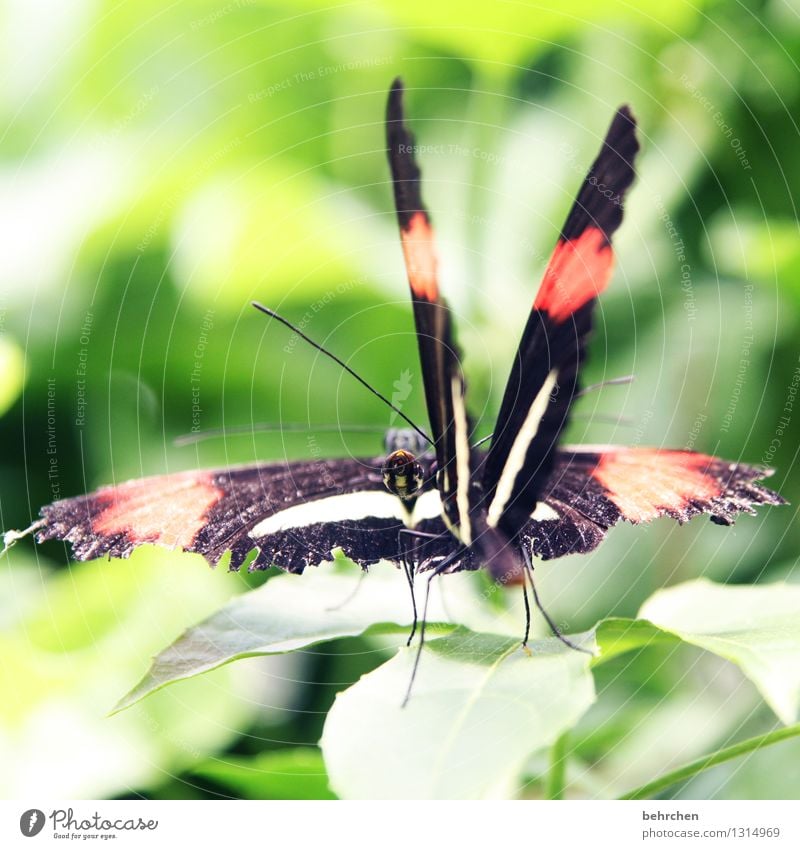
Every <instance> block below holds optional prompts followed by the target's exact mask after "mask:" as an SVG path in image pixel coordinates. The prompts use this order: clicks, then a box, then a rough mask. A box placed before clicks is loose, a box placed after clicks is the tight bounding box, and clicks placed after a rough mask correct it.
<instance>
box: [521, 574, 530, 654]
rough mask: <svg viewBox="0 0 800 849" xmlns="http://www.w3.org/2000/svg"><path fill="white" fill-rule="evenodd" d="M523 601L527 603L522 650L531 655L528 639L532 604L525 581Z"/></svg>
mask: <svg viewBox="0 0 800 849" xmlns="http://www.w3.org/2000/svg"><path fill="white" fill-rule="evenodd" d="M522 600H523V601H524V602H525V635H524V636H523V637H522V648H523V649H524V650H525V651H526V652H528V654H530V651H531V650H530V649H529V648H528V637H530V635H531V603H530V602H529V601H528V589H527V587H526V586H525V581H523V582H522Z"/></svg>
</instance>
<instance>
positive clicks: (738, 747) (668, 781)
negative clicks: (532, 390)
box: [619, 723, 800, 799]
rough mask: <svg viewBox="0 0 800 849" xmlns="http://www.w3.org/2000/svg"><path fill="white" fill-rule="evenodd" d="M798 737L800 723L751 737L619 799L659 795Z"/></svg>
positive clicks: (680, 768) (663, 776)
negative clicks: (747, 756)
mask: <svg viewBox="0 0 800 849" xmlns="http://www.w3.org/2000/svg"><path fill="white" fill-rule="evenodd" d="M798 736H800V723H798V724H797V725H790V726H788V727H787V728H778V729H776V730H775V731H770V732H768V733H767V734H761V735H759V736H758V737H751V738H750V739H749V740H743V741H742V742H741V743H736V744H734V745H733V746H728V747H726V748H724V749H720V750H719V751H716V752H713V753H712V754H710V755H706V756H705V757H702V758H698V759H697V760H696V761H692V762H691V763H688V764H686V765H685V766H682V767H679V768H678V769H675V770H672V772H668V773H666V774H665V775H662V776H661V777H660V778H656V779H655V780H654V781H650V782H648V783H647V784H643V785H642V786H641V787H637V788H636V789H635V790H631V791H630V793H626V794H625V795H624V796H620V797H619V798H620V799H647V798H649V797H650V796H654V795H655V794H656V793H660V792H661V791H662V790H665V789H666V788H667V787H670V786H671V785H673V784H677V783H678V782H679V781H685V780H686V779H687V778H691V777H692V776H693V775H697V774H698V773H700V772H703V770H706V769H709V768H710V767H712V766H716V765H717V764H721V763H725V761H730V760H732V759H733V758H738V757H739V755H745V754H747V753H748V752H755V751H757V750H758V749H762V748H764V747H765V746H771V745H772V744H773V743H779V742H780V741H781V740H788V739H789V738H791V737H798Z"/></svg>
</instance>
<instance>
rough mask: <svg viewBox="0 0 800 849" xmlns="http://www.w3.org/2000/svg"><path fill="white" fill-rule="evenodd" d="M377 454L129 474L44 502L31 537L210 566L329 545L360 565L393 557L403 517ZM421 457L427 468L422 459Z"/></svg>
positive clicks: (285, 557) (97, 552) (83, 552)
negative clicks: (186, 557)
mask: <svg viewBox="0 0 800 849" xmlns="http://www.w3.org/2000/svg"><path fill="white" fill-rule="evenodd" d="M381 461H382V458H375V459H367V460H358V459H352V458H341V459H334V460H315V461H311V462H302V461H301V462H293V463H270V464H264V465H252V466H242V467H238V468H237V467H234V468H230V469H222V470H217V471H201V472H180V473H177V474H172V475H161V476H156V477H150V478H143V479H140V480H134V481H129V482H126V483H122V484H119V485H117V486H109V487H104V488H101V489H99V490H97V491H96V492H93V493H90V494H89V495H83V496H79V497H77V498H69V499H66V500H63V501H57V502H55V503H54V504H51V505H49V506H47V507H45V508H43V510H42V514H41V515H42V520H41V524H40V526H39V527H38V529H37V541H39V542H43V541H44V540H50V539H59V540H65V541H67V542H70V543H71V544H72V548H73V553H74V556H75V558H76V559H78V560H89V559H92V558H95V557H99V556H101V555H110V556H113V557H127V556H128V555H129V554H130V553H131V552H132V551H133V550H134V549H135V548H137V547H138V546H140V545H143V544H146V543H151V544H155V545H161V546H164V547H167V548H173V549H182V550H185V551H191V552H196V553H198V554H202V555H203V556H204V557H205V558H206V559H207V560H208V561H209V562H210V563H211V564H212V565H216V564H217V563H218V562H219V561H220V560H221V559H222V558H223V556H224V555H225V554H226V552H231V556H230V561H229V568H231V569H238V568H239V567H240V566H241V565H242V563H244V561H245V559H246V558H247V556H248V554H249V553H250V552H251V551H252V550H253V549H257V550H258V553H257V556H256V559H255V561H254V562H253V563H252V564H251V567H250V568H255V569H262V568H267V567H269V566H272V565H276V566H279V567H281V568H283V569H286V570H288V571H291V572H301V571H303V569H304V568H305V567H306V566H308V565H316V564H318V563H321V562H325V561H329V560H331V559H332V557H333V553H334V551H335V550H336V549H342V551H343V552H344V554H346V555H347V556H348V557H350V558H351V559H352V560H354V561H355V562H357V563H359V564H361V565H362V566H366V565H369V564H370V563H375V562H377V561H378V560H381V559H390V560H397V559H398V531H400V530H401V529H402V528H403V527H405V523H406V521H407V519H408V517H407V515H406V511H405V508H404V507H403V505H402V502H401V501H400V499H398V498H397V497H396V496H394V495H392V494H391V493H389V492H387V491H386V489H385V487H384V485H383V480H382V477H381V472H380V466H381ZM421 462H423V465H424V468H426V471H427V467H429V466H430V460H427V461H426V460H424V459H423V460H422V461H421ZM428 477H430V475H428ZM428 490H429V491H428V492H427V493H426V494H425V496H426V498H427V502H426V503H425V504H424V505H422V506H424V509H426V510H427V511H428V513H429V514H430V516H436V515H438V514H439V513H440V512H441V506H440V503H439V500H438V496H436V493H435V490H433V488H432V487H431V486H430V485H429V486H428ZM431 496H433V498H431ZM419 501H420V504H422V498H420V499H419Z"/></svg>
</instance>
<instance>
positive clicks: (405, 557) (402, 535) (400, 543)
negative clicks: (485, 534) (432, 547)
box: [397, 528, 438, 646]
mask: <svg viewBox="0 0 800 849" xmlns="http://www.w3.org/2000/svg"><path fill="white" fill-rule="evenodd" d="M437 536H438V535H437V534H429V533H425V532H424V531H415V530H413V529H412V528H401V529H400V530H399V531H398V532H397V548H398V550H399V552H400V562H401V563H402V566H403V572H405V576H406V580H407V581H408V588H409V589H410V590H411V606H412V607H413V609H414V622H413V623H412V625H411V633H410V634H409V635H408V641H407V642H406V645H407V646H410V645H411V641H412V640H413V639H414V634H416V633H417V619H418V617H417V597H416V593H415V592H414V576H415V574H416V566H415V561H414V559H413V555H412V556H411V557H409V552H408V548H407V547H406V545H405V540H406V539H407V538H408V537H412V538H415V539H436V538H437Z"/></svg>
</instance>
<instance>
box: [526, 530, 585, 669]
mask: <svg viewBox="0 0 800 849" xmlns="http://www.w3.org/2000/svg"><path fill="white" fill-rule="evenodd" d="M522 556H523V560H524V562H525V574H526V575H527V577H528V581H529V583H530V585H531V592H532V593H533V600H534V603H535V604H536V607H538V608H539V612H540V613H541V614H542V616H544V619H545V622H547V624H548V625H549V626H550V630H551V631H552V632H553V635H554V636H555V637H557V638H558V639H559V640H560V641H561V642H562V643H564V645H565V646H569V647H570V648H571V649H575V651H581V652H583V653H584V654H590V655H592V656H594V653H593V652H591V651H589V649H585V648H582V647H581V646H578V645H575V643H573V642H572V640H570V639H568V638H567V637H565V636H564V635H563V634H562V633H561V631H560V630H559V627H558V625H556V623H555V622H553V620H552V618H551V616H550V614H549V613H548V612H547V611H546V610H545V609H544V607H543V605H542V602H541V601H540V600H539V593H537V592H536V584H534V582H533V564H532V563H531V555H530V552H529V551H528V549H527V548H526V547H525V546H522Z"/></svg>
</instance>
